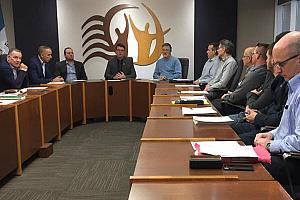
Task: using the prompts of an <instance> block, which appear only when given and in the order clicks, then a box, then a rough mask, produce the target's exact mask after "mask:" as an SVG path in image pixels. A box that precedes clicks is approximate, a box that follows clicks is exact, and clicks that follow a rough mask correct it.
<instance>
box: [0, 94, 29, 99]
mask: <svg viewBox="0 0 300 200" xmlns="http://www.w3.org/2000/svg"><path fill="white" fill-rule="evenodd" d="M22 99H25V96H23V95H21V94H20V93H19V92H16V93H9V94H3V93H1V94H0V100H22Z"/></svg>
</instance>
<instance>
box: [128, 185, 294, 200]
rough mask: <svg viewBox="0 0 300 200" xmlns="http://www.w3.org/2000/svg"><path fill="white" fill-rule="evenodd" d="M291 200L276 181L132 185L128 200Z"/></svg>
mask: <svg viewBox="0 0 300 200" xmlns="http://www.w3.org/2000/svg"><path fill="white" fill-rule="evenodd" d="M153 199H155V200H165V199H172V200H181V199H189V200H194V199H205V200H216V199H222V200H240V199H243V200H255V199H269V200H282V199H292V198H291V197H290V196H289V194H288V193H287V192H286V191H285V190H284V189H283V188H282V187H281V185H280V184H279V183H278V182H277V181H201V182H199V181H198V182H150V183H149V182H148V183H133V184H132V185H131V192H130V195H129V198H128V200H153Z"/></svg>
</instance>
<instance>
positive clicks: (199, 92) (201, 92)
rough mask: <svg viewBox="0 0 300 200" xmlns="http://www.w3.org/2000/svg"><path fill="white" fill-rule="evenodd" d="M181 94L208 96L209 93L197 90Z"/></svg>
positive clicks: (181, 92)
mask: <svg viewBox="0 0 300 200" xmlns="http://www.w3.org/2000/svg"><path fill="white" fill-rule="evenodd" d="M179 93H180V94H208V92H207V91H197V90H194V91H190V90H189V91H180V92H179Z"/></svg>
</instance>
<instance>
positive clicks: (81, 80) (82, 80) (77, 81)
mask: <svg viewBox="0 0 300 200" xmlns="http://www.w3.org/2000/svg"><path fill="white" fill-rule="evenodd" d="M72 82H86V80H72Z"/></svg>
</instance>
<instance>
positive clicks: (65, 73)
mask: <svg viewBox="0 0 300 200" xmlns="http://www.w3.org/2000/svg"><path fill="white" fill-rule="evenodd" d="M64 55H65V58H66V60H63V61H61V62H58V63H56V66H55V75H56V76H61V77H63V79H64V80H65V81H67V82H72V81H74V80H87V76H86V73H85V70H84V66H83V64H82V63H81V62H79V61H76V60H74V52H73V49H72V48H71V47H66V48H65V49H64Z"/></svg>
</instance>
